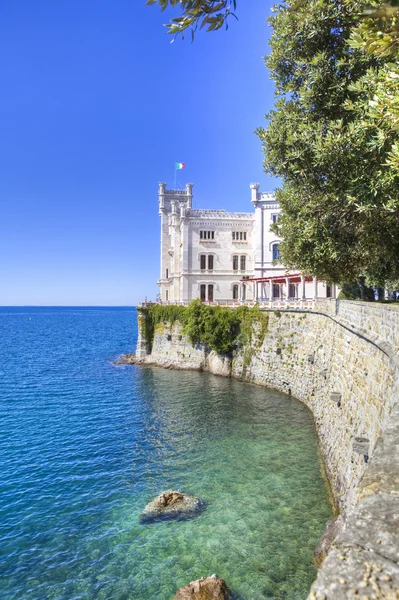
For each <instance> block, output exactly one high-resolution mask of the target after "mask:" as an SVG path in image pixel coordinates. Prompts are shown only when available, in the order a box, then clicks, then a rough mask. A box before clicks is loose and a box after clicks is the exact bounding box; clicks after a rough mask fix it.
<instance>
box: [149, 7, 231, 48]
mask: <svg viewBox="0 0 399 600" xmlns="http://www.w3.org/2000/svg"><path fill="white" fill-rule="evenodd" d="M147 4H158V5H159V6H160V8H161V10H162V11H163V10H165V9H166V8H168V7H171V8H174V7H177V8H179V9H180V12H181V14H180V15H179V16H177V17H174V18H173V19H171V21H170V23H167V24H166V25H165V26H166V27H167V29H168V33H170V34H172V35H173V36H175V37H176V36H177V35H181V36H182V38H184V33H185V32H186V31H187V30H190V31H191V37H192V39H194V34H195V32H196V30H197V29H198V28H200V29H203V28H205V29H206V31H215V30H217V29H220V28H221V27H223V26H225V28H226V29H227V28H228V18H229V17H231V16H233V17H235V18H237V17H236V15H235V13H234V12H233V11H235V9H236V0H147Z"/></svg>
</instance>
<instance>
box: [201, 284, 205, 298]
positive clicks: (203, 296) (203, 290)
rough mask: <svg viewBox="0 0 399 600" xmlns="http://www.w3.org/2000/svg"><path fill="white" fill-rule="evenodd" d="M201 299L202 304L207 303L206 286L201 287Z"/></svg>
mask: <svg viewBox="0 0 399 600" xmlns="http://www.w3.org/2000/svg"><path fill="white" fill-rule="evenodd" d="M200 299H201V302H205V300H206V285H205V284H201V285H200Z"/></svg>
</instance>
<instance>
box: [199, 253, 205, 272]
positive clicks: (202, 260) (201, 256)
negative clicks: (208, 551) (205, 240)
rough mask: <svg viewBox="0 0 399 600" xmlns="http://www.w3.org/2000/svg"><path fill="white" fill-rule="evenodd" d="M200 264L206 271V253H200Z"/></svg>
mask: <svg viewBox="0 0 399 600" xmlns="http://www.w3.org/2000/svg"><path fill="white" fill-rule="evenodd" d="M200 265H201V271H205V269H206V254H201V255H200Z"/></svg>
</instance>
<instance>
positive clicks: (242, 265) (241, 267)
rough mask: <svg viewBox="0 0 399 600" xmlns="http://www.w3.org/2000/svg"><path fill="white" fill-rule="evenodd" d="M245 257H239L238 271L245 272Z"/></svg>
mask: <svg viewBox="0 0 399 600" xmlns="http://www.w3.org/2000/svg"><path fill="white" fill-rule="evenodd" d="M245 263H246V256H244V255H242V256H240V270H241V271H245Z"/></svg>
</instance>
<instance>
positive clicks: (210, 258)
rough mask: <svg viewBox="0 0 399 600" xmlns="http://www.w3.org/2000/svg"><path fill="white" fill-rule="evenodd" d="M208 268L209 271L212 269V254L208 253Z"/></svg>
mask: <svg viewBox="0 0 399 600" xmlns="http://www.w3.org/2000/svg"><path fill="white" fill-rule="evenodd" d="M208 269H209V270H210V271H212V270H213V254H210V255H209V256H208Z"/></svg>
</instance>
